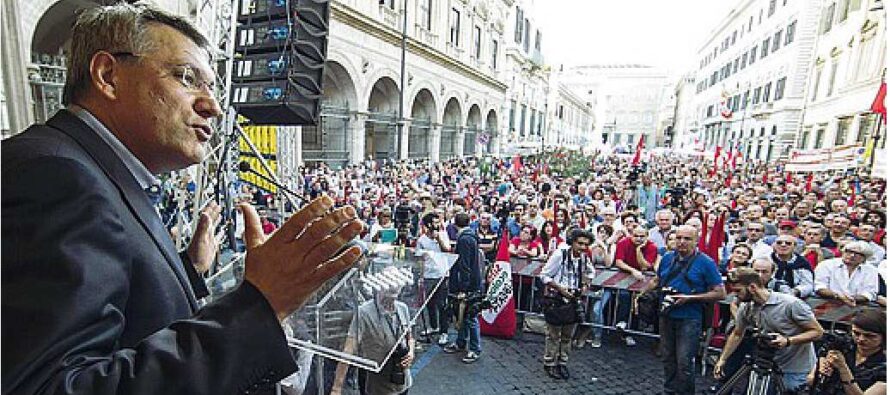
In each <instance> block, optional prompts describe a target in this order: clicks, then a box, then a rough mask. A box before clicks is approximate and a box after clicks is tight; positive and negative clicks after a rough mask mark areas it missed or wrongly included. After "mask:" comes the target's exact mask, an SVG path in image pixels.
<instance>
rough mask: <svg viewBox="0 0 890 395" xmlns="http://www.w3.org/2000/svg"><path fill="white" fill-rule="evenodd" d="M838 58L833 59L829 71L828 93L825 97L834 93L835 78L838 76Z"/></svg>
mask: <svg viewBox="0 0 890 395" xmlns="http://www.w3.org/2000/svg"><path fill="white" fill-rule="evenodd" d="M837 64H838V60H837V58H834V60H832V61H831V71H829V72H828V93H826V94H825V97H829V96H831V95H832V94H834V80H835V77H837Z"/></svg>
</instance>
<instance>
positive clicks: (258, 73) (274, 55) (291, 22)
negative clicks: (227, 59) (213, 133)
mask: <svg viewBox="0 0 890 395" xmlns="http://www.w3.org/2000/svg"><path fill="white" fill-rule="evenodd" d="M329 1H330V0H238V5H239V10H238V17H237V19H238V23H239V25H238V27H237V29H236V32H235V40H236V44H235V59H234V62H233V63H234V64H233V66H234V67H233V70H232V93H231V94H232V105H233V106H234V107H235V110H236V111H238V113H240V114H241V115H243V116H245V117H247V118H248V119H249V120H250V123H252V124H258V125H315V124H317V123H318V116H319V114H320V112H321V104H320V101H321V98H322V96H323V88H322V81H323V80H324V63H325V60H326V59H327V45H328V42H327V40H328V20H329V17H330V3H329Z"/></svg>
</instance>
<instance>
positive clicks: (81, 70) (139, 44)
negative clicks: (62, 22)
mask: <svg viewBox="0 0 890 395" xmlns="http://www.w3.org/2000/svg"><path fill="white" fill-rule="evenodd" d="M153 23H159V24H162V25H167V26H170V27H172V28H174V29H176V30H177V31H179V32H180V33H182V34H183V35H185V36H186V37H188V38H189V39H191V40H192V41H193V42H194V43H195V44H196V45H198V46H199V47H201V48H205V49H208V50H209V47H210V44H209V42H208V41H207V38H206V37H204V35H203V34H201V32H200V31H199V30H198V29H197V28H196V27H195V26H194V25H193V24H192V23H191V22H189V20H188V19H186V18H184V17H181V16H178V15H174V14H171V13H168V12H166V11H163V10H161V9H159V8H157V7H155V6H153V5H150V4H147V3H141V2H140V3H136V4H128V3H124V2H121V3H118V4H115V5H110V6H102V7H95V8H90V9H87V10H85V11H84V12H83V13H81V14H80V15H79V16H78V17H77V21H76V22H75V23H74V27H73V28H72V31H71V46H70V47H69V48H68V79H67V81H65V89H64V91H63V93H62V103H63V104H65V105H68V104H71V103H73V102H75V101H77V100H78V99H80V97H81V96H82V95H83V94H84V93H85V92H86V91H87V89H88V88H89V86H90V81H91V80H92V77H91V76H90V62H91V61H92V58H93V55H95V54H96V52H99V51H108V52H110V53H115V52H118V53H119V52H129V53H134V54H142V53H145V52H148V51H151V50H152V49H154V48H153V46H152V44H153V43H152V42H151V41H150V38H149V36H148V26H149V25H151V24H153ZM208 56H209V52H208Z"/></svg>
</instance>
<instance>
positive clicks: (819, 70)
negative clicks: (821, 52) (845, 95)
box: [810, 67, 822, 101]
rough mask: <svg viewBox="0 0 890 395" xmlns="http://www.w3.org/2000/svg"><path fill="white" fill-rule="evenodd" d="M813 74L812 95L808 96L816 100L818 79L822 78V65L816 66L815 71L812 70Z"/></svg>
mask: <svg viewBox="0 0 890 395" xmlns="http://www.w3.org/2000/svg"><path fill="white" fill-rule="evenodd" d="M813 74H814V77H813V95H812V96H810V101H816V97H817V96H818V95H819V81H820V80H821V79H822V67H818V68H816V71H814V72H813Z"/></svg>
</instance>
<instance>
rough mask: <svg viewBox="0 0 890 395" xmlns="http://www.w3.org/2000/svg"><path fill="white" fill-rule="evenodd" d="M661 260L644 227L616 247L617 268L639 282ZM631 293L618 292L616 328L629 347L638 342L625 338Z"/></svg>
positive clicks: (634, 230)
mask: <svg viewBox="0 0 890 395" xmlns="http://www.w3.org/2000/svg"><path fill="white" fill-rule="evenodd" d="M660 259H661V258H660V257H659V256H658V247H656V246H655V243H653V242H652V241H650V240H649V230H648V229H646V227H644V226H637V227H635V228H634V229H633V231H632V232H631V234H630V236H628V237H625V238H623V239H621V240H620V241H619V242H618V244H617V245H616V246H615V266H616V267H617V268H618V269H620V270H622V271H625V272H628V273H630V274H631V275H632V276H634V278H636V279H637V280H643V279H644V278H645V277H643V272H651V271H653V270H655V268H656V267H657V266H658V262H659V260H660ZM630 306H631V302H630V292H628V291H627V290H623V289H622V290H619V291H618V323H617V324H615V328H616V329H617V330H618V333H619V335H621V336H622V337H623V338H624V343H625V344H627V345H628V346H631V347H632V346H634V345H636V344H637V343H636V341H635V340H634V339H633V338H632V337H630V336H624V334H623V332H624V330H625V329H627V322H628V321H630V318H631V317H630Z"/></svg>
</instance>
